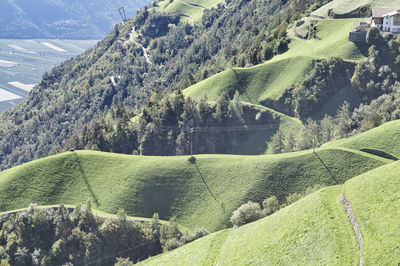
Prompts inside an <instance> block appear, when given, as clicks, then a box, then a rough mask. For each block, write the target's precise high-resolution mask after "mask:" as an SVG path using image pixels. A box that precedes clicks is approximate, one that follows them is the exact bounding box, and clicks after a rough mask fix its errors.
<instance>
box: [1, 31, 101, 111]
mask: <svg viewBox="0 0 400 266" xmlns="http://www.w3.org/2000/svg"><path fill="white" fill-rule="evenodd" d="M95 43H96V41H80V40H10V39H0V112H3V111H5V110H7V109H8V108H10V107H12V106H13V105H15V104H17V103H19V102H21V101H22V100H23V99H24V98H25V97H26V96H28V94H29V91H30V89H31V88H32V87H33V85H34V84H36V83H37V82H38V81H39V80H40V79H41V78H42V76H43V74H44V72H46V71H49V70H50V69H51V68H52V67H53V66H55V65H58V64H60V63H61V62H62V61H64V60H66V59H69V58H71V57H74V56H76V55H78V54H81V53H83V52H84V51H85V50H86V49H88V48H90V47H92V46H93V45H94V44H95ZM1 62H3V63H1ZM4 62H11V63H12V64H9V63H7V64H6V63H4Z"/></svg>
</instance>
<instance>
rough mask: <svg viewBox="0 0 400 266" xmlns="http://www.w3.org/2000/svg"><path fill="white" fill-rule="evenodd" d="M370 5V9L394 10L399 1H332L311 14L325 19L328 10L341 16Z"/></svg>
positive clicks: (397, 7) (397, 6)
mask: <svg viewBox="0 0 400 266" xmlns="http://www.w3.org/2000/svg"><path fill="white" fill-rule="evenodd" d="M365 5H371V7H373V8H374V7H379V8H393V9H394V10H397V9H399V1H398V0H381V1H376V0H352V1H348V0H333V1H331V2H330V3H328V4H326V5H324V6H322V7H321V8H319V9H318V10H316V11H314V12H313V14H314V15H317V16H322V17H327V16H328V10H329V9H333V12H335V13H336V14H343V13H347V12H350V11H352V10H354V9H356V8H358V7H361V6H365Z"/></svg>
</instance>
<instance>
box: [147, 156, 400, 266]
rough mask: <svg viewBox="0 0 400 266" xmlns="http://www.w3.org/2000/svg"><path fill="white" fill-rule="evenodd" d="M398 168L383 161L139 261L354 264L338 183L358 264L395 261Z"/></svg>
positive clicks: (399, 255)
mask: <svg viewBox="0 0 400 266" xmlns="http://www.w3.org/2000/svg"><path fill="white" fill-rule="evenodd" d="M399 173H400V163H399V162H395V163H391V164H388V165H385V166H382V167H380V168H377V169H374V170H372V171H369V172H367V173H364V174H362V175H360V176H357V177H355V178H352V179H350V180H349V181H347V182H346V183H345V184H344V186H333V187H329V188H325V189H322V190H320V191H318V192H315V193H313V194H311V195H309V196H307V197H305V198H303V199H301V200H299V201H297V202H295V203H294V204H292V205H290V206H288V207H286V208H284V209H282V210H280V211H278V212H277V213H275V214H273V215H271V216H269V217H266V218H263V219H261V220H258V221H256V222H253V223H250V224H247V225H244V226H242V227H239V228H237V229H227V230H224V231H219V232H216V233H214V234H211V235H209V236H207V237H205V238H202V239H199V240H197V241H195V242H193V243H190V244H188V245H186V246H183V247H181V248H178V249H176V250H174V251H171V252H169V253H166V254H161V255H158V256H156V257H153V258H150V259H148V260H146V261H143V262H142V263H141V265H186V264H191V265H212V264H213V265H214V264H220V265H265V264H269V265H356V264H358V260H359V247H358V244H357V242H356V239H355V234H354V231H353V229H352V226H351V224H350V222H349V219H348V217H347V214H346V213H345V211H344V208H343V206H342V205H341V203H340V200H339V195H340V193H341V191H342V189H343V190H344V192H345V193H346V195H347V198H348V199H349V201H350V203H351V206H352V209H353V212H354V213H355V216H356V219H357V222H358V224H359V226H360V229H361V234H362V237H363V264H364V265H395V264H397V263H398V262H399V261H400V243H399V239H400V231H399V230H398V228H399V225H400V213H399V211H398V206H399V204H400V192H399V191H400V190H399V188H400V174H399Z"/></svg>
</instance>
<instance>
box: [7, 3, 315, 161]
mask: <svg viewBox="0 0 400 266" xmlns="http://www.w3.org/2000/svg"><path fill="white" fill-rule="evenodd" d="M298 2H299V0H296V1H295V0H293V1H288V2H281V1H278V0H265V1H239V0H234V1H226V2H225V4H223V5H222V4H220V5H219V7H218V8H215V9H211V10H208V11H206V12H205V14H204V16H203V22H202V23H201V24H194V25H190V24H187V23H178V22H177V20H176V19H175V16H176V15H168V14H160V13H156V12H154V11H151V10H149V8H144V9H143V10H141V11H140V12H139V13H138V14H137V15H136V16H135V18H134V19H131V20H129V21H127V22H126V23H123V24H119V25H117V26H116V27H115V28H114V30H113V31H112V32H111V33H110V34H109V35H108V36H107V37H106V38H105V39H104V40H103V41H101V42H99V43H98V44H97V45H96V47H94V48H93V49H91V50H89V51H87V52H85V53H84V54H83V55H81V56H78V57H77V58H75V59H71V60H68V61H66V62H64V63H63V64H61V65H60V66H57V67H55V68H54V69H53V70H52V71H51V72H50V73H45V74H44V76H43V80H42V81H41V82H40V83H39V84H38V86H37V87H36V88H35V89H33V90H32V91H31V93H30V95H29V97H28V98H27V100H26V101H25V102H23V103H22V104H19V105H18V106H16V107H15V108H13V109H12V110H9V111H7V112H5V113H3V114H1V116H0V119H1V121H2V123H1V124H0V169H6V168H9V167H11V166H14V165H17V164H21V163H24V162H27V161H30V160H32V159H34V158H40V157H43V156H45V155H47V154H48V153H49V151H50V150H51V149H52V148H53V147H58V146H59V147H64V145H65V142H66V140H67V139H68V137H69V136H70V135H71V134H73V132H75V131H81V130H82V129H83V127H84V125H87V124H90V123H91V121H94V120H97V119H99V118H101V117H102V116H103V115H104V113H105V112H107V111H108V110H110V109H116V107H117V105H118V104H119V103H123V104H124V105H125V106H126V107H127V108H132V109H133V110H134V111H135V112H136V113H139V112H140V111H141V109H142V108H143V106H145V105H147V104H148V102H149V100H150V96H151V95H152V94H153V92H158V95H159V96H158V97H160V98H162V97H163V95H166V94H169V93H171V92H173V91H175V90H178V89H182V88H185V87H187V86H188V85H190V84H193V83H194V82H197V81H199V80H201V79H204V78H206V77H208V76H210V75H213V74H215V73H217V72H219V71H222V70H224V69H226V68H227V67H229V66H230V65H245V64H255V63H258V62H261V61H262V60H264V59H266V58H269V57H271V56H273V55H274V54H275V53H279V52H282V51H284V50H285V49H284V43H287V38H286V34H285V30H286V26H285V25H287V24H288V23H289V22H291V21H293V20H295V19H296V18H298V17H299V16H300V14H301V13H304V12H310V10H312V9H315V8H317V7H318V4H319V5H321V4H322V3H323V1H319V2H317V3H315V1H314V0H312V1H311V0H310V1H306V0H301V1H300V2H301V4H299V3H298ZM255 11H257V12H255ZM158 21H160V23H161V22H165V21H168V22H169V24H168V25H170V26H169V27H168V28H165V23H164V24H158V23H157V22H158ZM174 23H176V24H174ZM232 25H235V27H232ZM133 26H135V27H136V30H140V32H141V35H142V36H139V37H140V38H139V39H140V41H141V42H142V45H146V44H147V43H146V42H148V41H149V40H150V39H151V38H153V41H152V43H151V44H150V48H151V49H150V58H151V60H152V61H153V64H149V63H148V62H147V61H146V58H145V57H144V56H143V50H142V49H141V47H140V46H139V45H138V44H137V43H135V42H131V41H130V33H131V31H132V29H133ZM154 27H156V28H157V29H154ZM158 35H160V36H158ZM155 36H158V37H157V38H154V37H155ZM154 40H156V41H154ZM232 40H235V42H232ZM270 46H271V47H273V49H272V51H271V49H269V48H268V47H270ZM271 47H270V48H271ZM267 48H268V49H267ZM275 48H276V49H275ZM267 51H270V52H268V53H267ZM112 78H113V79H112ZM112 80H114V81H115V82H112ZM231 97H233V95H231Z"/></svg>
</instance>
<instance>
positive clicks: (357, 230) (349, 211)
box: [340, 190, 363, 266]
mask: <svg viewBox="0 0 400 266" xmlns="http://www.w3.org/2000/svg"><path fill="white" fill-rule="evenodd" d="M340 201H341V203H342V205H343V207H344V209H345V210H346V213H347V216H348V217H349V220H350V222H351V224H352V225H353V229H354V233H355V234H356V238H357V242H358V245H359V246H360V266H362V247H363V239H362V235H361V230H360V227H359V226H358V223H357V219H356V216H355V215H354V213H353V209H352V208H351V205H350V202H349V201H348V199H347V197H346V195H345V194H344V191H343V190H342V193H341V194H340Z"/></svg>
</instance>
